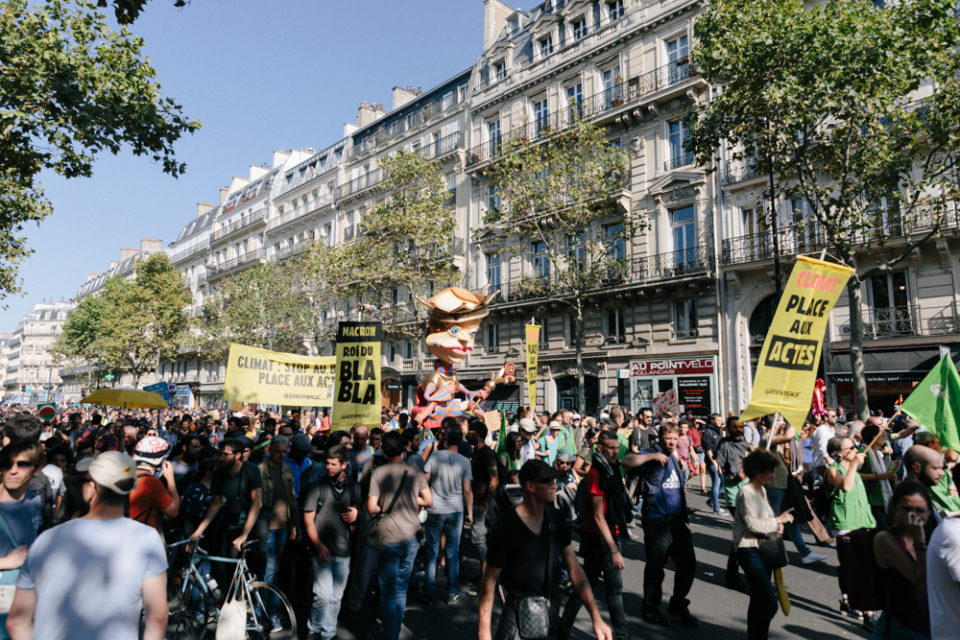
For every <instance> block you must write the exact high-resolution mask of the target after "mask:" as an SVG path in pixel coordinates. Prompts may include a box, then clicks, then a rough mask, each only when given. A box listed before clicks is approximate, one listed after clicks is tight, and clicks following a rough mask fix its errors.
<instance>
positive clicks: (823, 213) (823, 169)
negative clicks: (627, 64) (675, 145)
mask: <svg viewBox="0 0 960 640" xmlns="http://www.w3.org/2000/svg"><path fill="white" fill-rule="evenodd" d="M888 5H889V6H887V7H885V8H882V7H876V6H874V4H873V2H871V1H870V0H829V1H827V2H823V3H815V4H813V5H812V6H810V7H807V6H805V3H804V2H802V1H801V0H715V1H712V2H711V3H710V5H709V7H708V8H707V10H706V11H705V12H704V13H703V14H701V16H700V17H699V18H698V19H697V21H696V22H695V27H694V28H695V35H696V38H697V45H696V46H695V47H694V50H693V61H694V64H695V65H696V67H697V69H698V70H699V72H700V73H701V74H702V75H704V76H705V77H706V78H707V79H708V80H709V81H710V82H711V83H715V84H718V85H720V90H719V91H717V92H715V95H714V97H713V98H712V99H711V100H710V101H709V102H706V103H703V104H701V105H700V106H699V107H698V108H697V109H695V110H694V112H693V113H692V114H691V115H690V117H689V119H688V125H689V130H690V142H689V147H690V148H691V150H692V151H694V153H695V155H696V157H697V161H698V162H699V163H700V164H702V165H708V164H710V163H712V161H713V159H714V156H715V154H716V152H717V150H718V149H719V148H721V145H723V144H726V145H728V147H729V149H730V155H731V156H732V158H733V159H734V160H738V159H739V160H744V161H746V162H748V163H749V164H750V166H751V167H752V168H753V169H754V170H756V171H758V172H759V173H761V174H766V173H772V174H773V175H774V176H776V182H775V187H774V193H775V194H776V195H779V196H782V197H787V198H802V199H803V200H805V201H806V203H807V206H808V209H809V214H808V218H807V219H806V220H805V221H803V222H802V223H801V224H804V225H807V226H808V232H810V233H817V234H820V235H822V237H823V238H824V240H825V244H826V249H827V251H828V253H829V255H830V256H831V257H833V258H834V259H836V260H838V261H839V262H841V263H843V264H846V265H850V266H856V259H855V252H856V251H857V250H858V248H860V247H866V248H868V249H870V248H871V247H875V246H879V245H883V244H884V243H886V242H887V241H888V240H890V239H891V238H892V237H894V236H903V237H905V238H906V239H907V241H906V242H904V243H902V244H900V245H899V246H900V248H901V249H902V250H900V251H896V252H894V253H893V255H892V257H890V258H889V259H885V260H882V261H881V263H880V266H879V267H877V269H881V270H889V269H890V268H892V267H893V266H894V265H896V264H897V263H898V262H900V261H901V260H902V259H903V258H904V257H906V256H907V255H908V254H909V253H910V252H911V251H912V250H913V249H914V248H915V247H916V246H917V245H918V244H919V243H921V242H923V241H924V240H926V239H927V238H929V237H930V236H932V235H934V234H936V233H938V232H939V228H940V225H941V222H942V220H943V216H944V215H945V213H946V211H947V208H948V207H952V206H954V204H953V203H954V202H955V200H956V197H957V195H958V194H957V178H958V175H957V167H956V164H955V162H956V157H957V156H956V154H957V152H958V150H960V149H958V147H960V89H958V83H957V77H958V72H960V67H958V58H957V56H956V51H957V46H958V44H960V26H958V22H957V17H956V14H955V13H954V9H955V6H954V5H955V2H954V0H901V1H900V2H896V3H888ZM881 203H883V205H882V206H881ZM875 272H876V269H871V270H869V271H866V272H864V271H861V272H860V273H859V274H858V275H856V276H854V277H853V278H851V280H850V282H849V283H848V285H847V292H848V295H849V301H850V327H851V341H850V342H851V344H850V356H851V366H852V371H853V377H854V390H855V395H856V401H857V410H858V413H859V415H860V417H861V418H866V416H867V415H868V411H869V407H868V402H867V395H866V381H865V376H864V370H863V355H862V344H863V320H862V317H861V309H860V303H861V296H860V285H861V283H862V282H863V281H864V280H865V279H866V277H868V276H869V275H871V274H872V273H875Z"/></svg>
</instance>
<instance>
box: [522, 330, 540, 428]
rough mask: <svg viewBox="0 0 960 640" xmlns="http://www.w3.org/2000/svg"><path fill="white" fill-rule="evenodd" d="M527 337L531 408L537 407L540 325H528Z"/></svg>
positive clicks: (528, 388) (528, 392)
mask: <svg viewBox="0 0 960 640" xmlns="http://www.w3.org/2000/svg"><path fill="white" fill-rule="evenodd" d="M524 329H525V333H526V337H527V394H528V396H529V398H530V408H531V409H533V408H535V407H536V406H537V360H538V358H539V355H540V325H538V324H528V325H526V326H525V327H524Z"/></svg>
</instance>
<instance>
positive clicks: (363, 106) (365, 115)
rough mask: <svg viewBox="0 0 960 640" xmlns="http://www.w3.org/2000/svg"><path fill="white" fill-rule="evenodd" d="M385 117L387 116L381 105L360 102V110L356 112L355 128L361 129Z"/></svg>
mask: <svg viewBox="0 0 960 640" xmlns="http://www.w3.org/2000/svg"><path fill="white" fill-rule="evenodd" d="M385 115H387V112H386V111H385V110H384V108H383V105H382V104H378V103H374V104H369V103H367V102H361V103H360V108H359V109H358V110H357V126H359V127H360V128H361V129H362V128H363V127H365V126H367V125H368V124H370V123H371V122H374V121H375V120H377V119H378V118H382V117H383V116H385Z"/></svg>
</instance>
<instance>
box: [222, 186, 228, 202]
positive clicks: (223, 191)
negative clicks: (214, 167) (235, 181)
mask: <svg viewBox="0 0 960 640" xmlns="http://www.w3.org/2000/svg"><path fill="white" fill-rule="evenodd" d="M229 193H230V187H220V204H223V203H224V202H226V201H227V195H228V194H229Z"/></svg>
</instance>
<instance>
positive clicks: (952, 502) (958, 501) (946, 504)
mask: <svg viewBox="0 0 960 640" xmlns="http://www.w3.org/2000/svg"><path fill="white" fill-rule="evenodd" d="M951 486H953V480H952V479H951V478H950V472H949V471H946V470H945V471H944V473H943V477H941V478H940V482H939V483H937V484H936V485H934V486H932V487H930V499H931V500H932V501H933V506H935V507H936V508H937V509H940V511H960V496H952V495H950V487H951Z"/></svg>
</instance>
